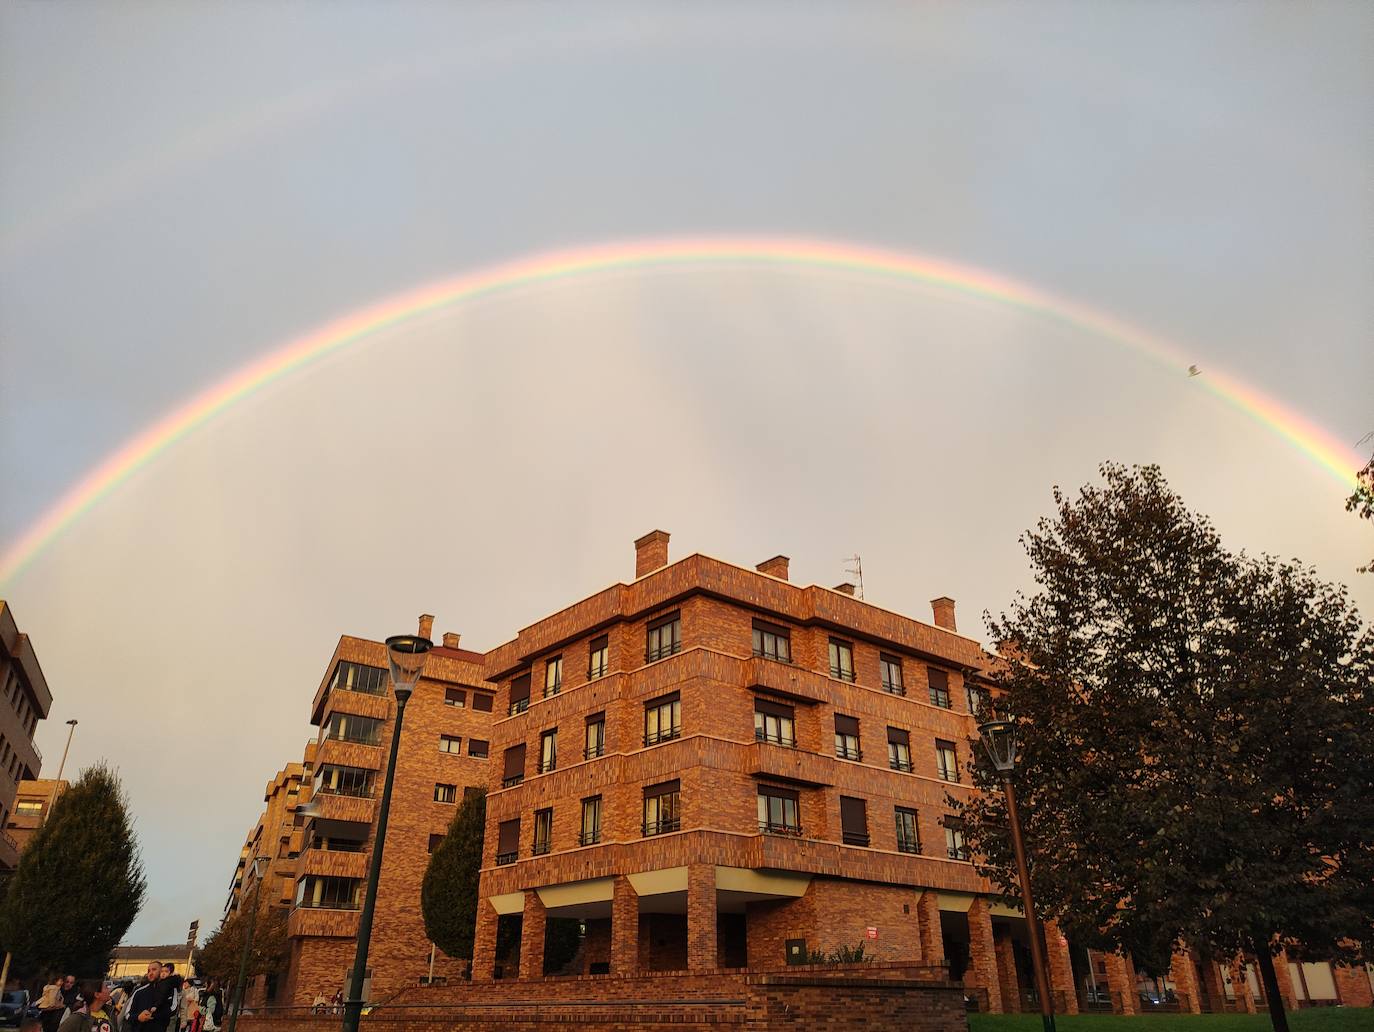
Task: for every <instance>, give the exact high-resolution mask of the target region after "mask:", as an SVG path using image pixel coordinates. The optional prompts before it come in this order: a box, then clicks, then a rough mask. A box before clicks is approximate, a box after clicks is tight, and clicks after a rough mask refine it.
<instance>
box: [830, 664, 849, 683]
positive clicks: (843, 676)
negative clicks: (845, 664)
mask: <svg viewBox="0 0 1374 1032" xmlns="http://www.w3.org/2000/svg"><path fill="white" fill-rule="evenodd" d="M830 676H831V677H833V678H834V679H835V680H837V681H847V682H848V683H849V684H853V683H854V671H852V670H842V669H841V668H840V667H835V666H833V667H831V668H830Z"/></svg>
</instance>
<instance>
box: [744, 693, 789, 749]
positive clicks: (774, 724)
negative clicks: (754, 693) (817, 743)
mask: <svg viewBox="0 0 1374 1032" xmlns="http://www.w3.org/2000/svg"><path fill="white" fill-rule="evenodd" d="M754 740H755V741H756V742H772V743H773V744H774V745H785V746H787V747H788V748H789V749H795V748H796V747H797V728H796V722H795V720H794V718H793V711H792V707H791V706H784V705H783V704H782V703H780V702H773V701H772V700H770V699H755V700H754Z"/></svg>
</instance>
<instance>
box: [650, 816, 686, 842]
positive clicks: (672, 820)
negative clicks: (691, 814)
mask: <svg viewBox="0 0 1374 1032" xmlns="http://www.w3.org/2000/svg"><path fill="white" fill-rule="evenodd" d="M640 830H641V831H643V833H644V837H645V838H649V837H650V836H653V835H666V834H668V833H669V832H671V831H681V830H682V818H681V817H666V818H664V819H663V820H661V821H645V822H644V823H643V824H642V825H641V826H640Z"/></svg>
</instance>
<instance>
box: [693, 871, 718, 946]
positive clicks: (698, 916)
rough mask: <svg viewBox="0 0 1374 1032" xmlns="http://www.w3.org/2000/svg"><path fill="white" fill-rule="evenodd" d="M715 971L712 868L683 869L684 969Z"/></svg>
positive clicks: (714, 882) (714, 884)
mask: <svg viewBox="0 0 1374 1032" xmlns="http://www.w3.org/2000/svg"><path fill="white" fill-rule="evenodd" d="M715 968H716V865H715V864H692V865H691V866H689V867H688V868H687V969H688V970H689V971H714V970H715Z"/></svg>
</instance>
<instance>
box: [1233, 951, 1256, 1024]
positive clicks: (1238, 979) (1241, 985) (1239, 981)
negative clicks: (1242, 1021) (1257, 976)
mask: <svg viewBox="0 0 1374 1032" xmlns="http://www.w3.org/2000/svg"><path fill="white" fill-rule="evenodd" d="M1231 989H1232V991H1233V992H1234V993H1235V994H1236V1010H1238V1011H1240V1012H1241V1013H1242V1014H1254V1013H1255V996H1254V994H1253V993H1252V992H1250V979H1249V978H1247V977H1246V976H1245V958H1244V957H1237V958H1236V959H1235V960H1233V961H1231Z"/></svg>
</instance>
